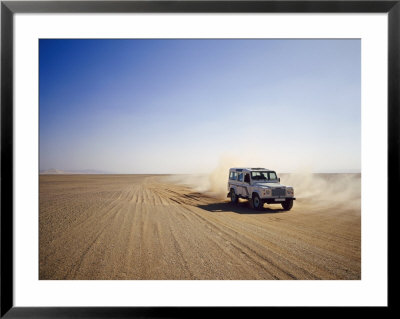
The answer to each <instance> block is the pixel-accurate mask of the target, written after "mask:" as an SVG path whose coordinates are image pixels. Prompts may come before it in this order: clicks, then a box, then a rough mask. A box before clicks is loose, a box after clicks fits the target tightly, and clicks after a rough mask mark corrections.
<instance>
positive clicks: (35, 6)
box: [0, 0, 400, 318]
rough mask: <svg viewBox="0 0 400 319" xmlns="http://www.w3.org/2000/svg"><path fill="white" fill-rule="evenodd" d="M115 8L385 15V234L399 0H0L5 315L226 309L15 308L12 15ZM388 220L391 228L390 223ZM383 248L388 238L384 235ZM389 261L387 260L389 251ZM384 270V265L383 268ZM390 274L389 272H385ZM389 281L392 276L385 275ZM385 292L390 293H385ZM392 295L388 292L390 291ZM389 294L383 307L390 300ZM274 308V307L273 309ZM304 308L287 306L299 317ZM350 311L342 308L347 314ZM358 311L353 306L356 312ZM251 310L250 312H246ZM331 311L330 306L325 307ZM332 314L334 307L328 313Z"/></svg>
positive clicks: (399, 100)
mask: <svg viewBox="0 0 400 319" xmlns="http://www.w3.org/2000/svg"><path fill="white" fill-rule="evenodd" d="M100 12H105V13H118V12H169V13H178V12H179V13H192V12H197V13H199V12H204V13H212V12H248V13H252V12H269V13H271V12H274V13H289V12H313V13H325V12H329V13H345V12H350V13H366V12H370V13H378V12H380V13H388V114H389V116H388V130H389V131H388V172H387V174H388V212H387V214H388V234H393V231H390V225H391V223H390V221H392V218H391V216H390V215H392V216H393V215H394V214H395V213H397V212H399V211H400V210H399V205H398V201H397V199H396V197H397V196H396V192H397V189H398V188H399V186H400V185H399V175H400V174H399V162H400V158H399V144H400V136H399V132H400V129H399V125H398V122H399V120H400V116H399V113H400V81H399V77H400V50H399V48H400V0H396V1H380V0H375V1H374V0H359V1H346V0H342V1H324V0H322V1H321V0H320V1H314V0H308V1H281V0H269V1H262V0H261V1H129V0H128V1H1V220H0V221H1V279H0V280H1V281H0V284H1V290H0V293H1V297H0V298H1V300H0V302H1V304H0V306H1V308H0V316H1V317H3V316H4V317H6V318H31V317H32V318H69V317H75V318H109V317H113V318H128V317H129V318H132V317H141V318H143V317H153V318H161V317H162V318H176V317H193V316H199V315H201V316H205V315H208V314H209V313H212V314H214V315H226V314H227V309H226V307H217V308H210V307H200V308H192V307H116V308H113V307H83V308H82V307H30V308H25V307H15V306H14V303H13V292H14V291H13V160H14V159H13V19H14V14H16V13H100ZM393 226H394V225H393V222H392V227H393ZM388 247H389V250H390V247H391V246H390V245H389V237H388ZM388 259H389V260H388V264H390V258H389V252H388ZM388 271H389V269H388ZM389 276H390V274H389ZM390 278H391V280H393V278H392V277H391V276H390ZM389 285H390V280H389V279H388V287H389ZM388 296H389V294H388ZM390 296H391V295H390ZM390 296H389V298H388V307H380V308H381V309H382V308H383V309H389V308H390V306H391V304H392V303H391V298H390ZM275 308H276V307H275ZM306 309H307V307H290V308H289V309H286V310H290V311H295V312H296V315H297V316H299V315H301V314H302V313H303V312H304V311H305V310H306ZM254 310H255V311H258V312H261V314H266V313H267V312H269V311H270V309H266V307H251V309H249V308H247V307H240V308H235V309H234V310H233V312H234V314H236V315H239V316H241V315H242V316H246V317H247V316H249V315H251V313H252V311H254ZM349 310H350V309H348V308H347V309H346V311H347V312H348V311H349ZM358 310H359V309H357V311H358ZM249 311H250V312H249ZM330 311H332V310H330ZM368 311H370V309H369V310H368ZM335 312H336V310H334V312H333V314H334V313H335Z"/></svg>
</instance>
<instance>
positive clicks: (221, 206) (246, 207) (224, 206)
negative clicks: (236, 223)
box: [197, 202, 288, 214]
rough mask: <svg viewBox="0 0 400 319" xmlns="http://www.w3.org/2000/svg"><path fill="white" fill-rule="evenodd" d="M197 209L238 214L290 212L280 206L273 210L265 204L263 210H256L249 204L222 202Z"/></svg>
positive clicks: (200, 206)
mask: <svg viewBox="0 0 400 319" xmlns="http://www.w3.org/2000/svg"><path fill="white" fill-rule="evenodd" d="M197 207H199V208H201V209H204V210H207V211H209V212H213V213H219V212H234V213H237V214H278V213H287V212H288V211H286V210H283V209H282V208H278V207H280V206H278V205H276V207H277V208H273V207H272V206H268V205H267V204H265V205H264V207H263V208H261V209H259V210H256V209H253V208H251V207H250V204H249V203H248V202H239V203H237V204H232V203H231V202H222V203H221V202H220V203H211V204H207V205H197Z"/></svg>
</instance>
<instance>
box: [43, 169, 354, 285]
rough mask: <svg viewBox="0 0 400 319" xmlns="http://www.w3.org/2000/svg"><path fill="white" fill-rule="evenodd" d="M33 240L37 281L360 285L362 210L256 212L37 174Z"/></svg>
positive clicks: (183, 193)
mask: <svg viewBox="0 0 400 319" xmlns="http://www.w3.org/2000/svg"><path fill="white" fill-rule="evenodd" d="M296 196H297V197H298V196H299V195H298V194H297V195H296ZM39 233H40V238H39V255H40V256H39V262H40V265H39V279H189V280H192V279H361V212H360V209H359V208H354V207H353V206H349V207H348V208H346V206H343V205H342V206H337V207H336V206H334V205H333V206H332V207H330V206H329V205H328V206H326V207H324V206H321V205H316V206H313V205H312V202H310V200H304V199H303V200H302V199H301V198H299V199H298V200H297V201H295V203H294V207H293V209H292V210H291V211H288V212H286V211H283V210H282V209H281V206H280V205H265V207H264V209H263V210H261V211H254V210H252V209H250V208H249V206H248V203H247V202H246V201H241V202H240V203H239V204H238V205H237V206H234V205H232V204H230V203H229V202H228V199H226V200H222V199H217V198H215V197H212V196H209V195H205V194H203V193H199V192H196V191H194V190H193V189H191V188H189V187H187V186H183V185H177V184H174V183H171V182H170V181H169V180H168V179H166V178H165V177H162V176H155V175H41V176H40V213H39Z"/></svg>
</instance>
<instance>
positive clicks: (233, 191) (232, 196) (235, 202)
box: [230, 189, 239, 204]
mask: <svg viewBox="0 0 400 319" xmlns="http://www.w3.org/2000/svg"><path fill="white" fill-rule="evenodd" d="M230 193H231V203H232V204H237V202H238V200H239V197H237V195H236V194H235V190H234V189H231V192H230Z"/></svg>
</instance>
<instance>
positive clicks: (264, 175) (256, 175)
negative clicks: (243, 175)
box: [251, 171, 278, 181]
mask: <svg viewBox="0 0 400 319" xmlns="http://www.w3.org/2000/svg"><path fill="white" fill-rule="evenodd" d="M251 179H252V180H253V181H262V180H264V181H265V180H267V181H269V180H276V179H278V178H277V177H276V173H275V172H265V171H257V172H251Z"/></svg>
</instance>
